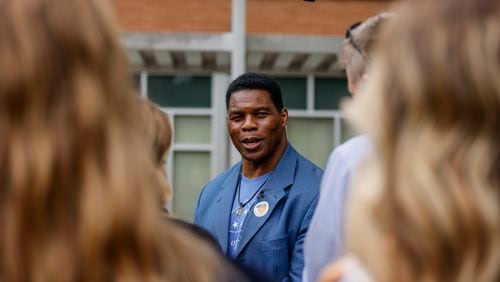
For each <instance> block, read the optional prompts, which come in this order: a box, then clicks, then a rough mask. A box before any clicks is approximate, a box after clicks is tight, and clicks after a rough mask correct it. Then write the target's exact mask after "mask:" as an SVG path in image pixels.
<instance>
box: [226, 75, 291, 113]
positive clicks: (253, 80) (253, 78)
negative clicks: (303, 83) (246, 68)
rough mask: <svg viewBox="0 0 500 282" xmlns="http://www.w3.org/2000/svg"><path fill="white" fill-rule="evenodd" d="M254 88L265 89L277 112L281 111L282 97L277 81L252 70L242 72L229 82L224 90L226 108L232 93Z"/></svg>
mask: <svg viewBox="0 0 500 282" xmlns="http://www.w3.org/2000/svg"><path fill="white" fill-rule="evenodd" d="M254 89H257V90H265V91H267V92H268V93H269V95H270V97H271V101H273V104H274V106H275V107H276V109H277V110H278V112H281V110H282V109H283V98H282V96H281V88H280V85H279V84H278V82H277V81H276V80H274V79H273V78H272V77H270V76H268V75H265V74H262V73H254V72H247V73H244V74H242V75H240V76H238V77H237V78H236V79H235V80H233V81H232V82H231V84H230V85H229V87H228V88H227V91H226V109H229V99H230V98H231V95H232V94H233V93H236V92H238V91H240V90H254Z"/></svg>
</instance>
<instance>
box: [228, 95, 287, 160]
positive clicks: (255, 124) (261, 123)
mask: <svg viewBox="0 0 500 282" xmlns="http://www.w3.org/2000/svg"><path fill="white" fill-rule="evenodd" d="M287 121H288V112H287V110H286V109H283V110H282V111H281V113H280V112H278V110H277V109H276V107H275V106H274V104H273V102H272V100H271V97H270V94H269V93H268V92H267V91H265V90H257V89H252V90H240V91H238V92H235V93H233V94H232V95H231V98H230V99H229V108H228V117H227V128H228V131H229V135H230V136H231V140H232V141H233V144H234V146H235V147H236V149H237V150H238V151H239V152H240V154H241V156H242V158H243V159H245V160H248V161H251V162H254V163H259V162H261V161H265V160H267V159H269V157H271V156H273V154H278V153H280V152H278V151H277V150H275V149H276V148H277V147H278V145H279V144H280V143H283V142H284V141H285V140H284V139H285V138H286V134H285V127H286V123H287Z"/></svg>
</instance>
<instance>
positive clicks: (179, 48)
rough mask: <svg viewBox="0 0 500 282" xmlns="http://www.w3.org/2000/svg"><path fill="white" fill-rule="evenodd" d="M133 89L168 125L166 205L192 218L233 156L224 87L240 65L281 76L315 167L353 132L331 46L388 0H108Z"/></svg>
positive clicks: (298, 140)
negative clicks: (169, 190)
mask: <svg viewBox="0 0 500 282" xmlns="http://www.w3.org/2000/svg"><path fill="white" fill-rule="evenodd" d="M113 4H114V8H115V12H116V15H117V17H118V22H119V24H120V28H121V30H122V32H123V34H122V42H123V44H124V45H125V47H126V49H127V54H128V57H129V59H130V62H131V64H132V66H133V70H134V81H135V84H136V86H137V89H138V92H139V93H140V95H143V96H144V97H147V98H148V99H151V100H152V101H154V102H155V103H157V104H159V105H160V106H161V107H162V109H163V110H164V111H166V112H168V114H169V116H170V118H171V121H172V123H173V127H174V131H175V132H174V143H173V148H172V150H171V152H170V154H169V157H168V166H167V168H166V169H167V170H168V174H169V176H170V180H171V181H172V184H173V187H174V198H173V202H172V203H171V207H170V208H171V209H172V210H173V212H174V213H175V214H177V215H178V216H180V217H183V218H185V219H188V220H190V219H191V218H192V214H193V209H194V205H195V203H196V200H197V196H198V193H199V191H200V189H201V188H202V187H203V185H204V184H205V183H207V182H208V181H209V180H210V179H211V178H213V177H215V176H216V175H217V174H219V173H220V172H222V171H223V170H225V169H226V168H228V167H229V166H230V165H231V164H233V163H234V162H236V161H237V160H239V154H238V153H237V152H236V151H235V150H234V148H233V146H232V144H231V143H230V141H229V137H228V135H227V133H226V123H225V118H226V108H225V90H226V88H227V86H228V85H229V83H230V81H231V79H232V78H235V77H236V76H238V75H240V74H241V73H243V72H246V71H255V72H264V73H267V74H270V75H272V76H273V77H274V78H276V79H277V80H278V82H279V83H280V85H281V86H282V90H283V96H284V97H283V98H284V103H285V106H286V107H287V108H288V109H289V114H290V121H289V125H288V128H287V133H288V137H289V139H290V141H291V143H292V144H293V146H294V147H295V148H296V149H298V150H299V151H300V152H301V153H302V154H304V155H305V156H307V157H308V158H309V159H311V160H312V161H313V162H315V163H316V164H317V165H319V166H320V167H323V168H324V167H325V165H326V161H327V158H328V155H329V153H330V152H331V150H332V149H333V148H334V147H335V146H337V145H339V144H340V143H342V141H344V140H345V139H347V138H348V137H349V136H350V133H349V130H348V128H347V126H345V121H344V120H343V118H342V115H341V112H340V111H339V105H340V101H341V100H342V99H343V98H347V97H349V94H348V91H347V83H346V79H345V73H344V71H343V70H342V68H341V67H340V66H339V63H338V61H337V55H338V52H339V50H340V46H341V43H342V41H343V39H344V33H345V30H346V27H348V26H350V25H351V24H352V23H354V22H357V21H360V20H363V19H365V18H368V17H370V16H372V15H374V14H376V13H379V12H381V11H384V10H387V9H388V8H389V6H390V4H391V2H390V1H347V0H330V1H327V0H318V1H317V2H306V1H301V0H247V1H245V0H210V1H207V0H186V1H173V0H141V1H137V0H114V1H113Z"/></svg>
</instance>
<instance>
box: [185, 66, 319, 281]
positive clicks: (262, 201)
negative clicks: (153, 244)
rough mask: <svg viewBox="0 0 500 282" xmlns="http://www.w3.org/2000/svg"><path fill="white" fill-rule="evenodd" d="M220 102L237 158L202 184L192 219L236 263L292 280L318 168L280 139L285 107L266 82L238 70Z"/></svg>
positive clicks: (297, 272) (298, 272)
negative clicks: (223, 107) (238, 154)
mask: <svg viewBox="0 0 500 282" xmlns="http://www.w3.org/2000/svg"><path fill="white" fill-rule="evenodd" d="M226 106H227V110H228V115H227V126H228V131H229V135H230V136H231V140H232V141H233V144H234V145H235V147H236V149H237V150H238V151H239V152H240V154H241V157H242V161H241V162H239V163H237V164H236V165H234V166H233V167H232V168H230V169H228V170H227V171H225V172H223V173H222V174H221V175H219V176H218V177H216V178H215V179H214V180H212V181H211V182H210V183H208V184H207V185H206V186H205V187H204V188H203V190H202V192H201V194H200V197H199V200H198V205H197V207H196V212H195V218H194V221H195V224H198V225H200V226H202V227H204V228H206V229H207V230H208V231H209V232H211V233H212V234H213V235H214V236H215V237H216V239H217V241H218V242H219V244H220V246H221V248H222V249H223V250H224V252H225V253H226V254H227V255H228V256H230V257H232V258H233V259H234V260H236V261H237V262H238V263H240V264H242V265H244V266H247V267H249V268H251V269H254V270H256V271H259V272H264V273H268V274H271V275H273V276H274V277H276V278H277V279H278V280H279V281H300V280H301V277H302V269H303V266H304V258H303V251H302V249H303V243H304V238H305V235H306V232H307V229H308V226H309V222H310V220H311V217H312V214H313V212H314V209H315V206H316V202H317V199H318V192H319V185H320V181H321V177H322V174H323V172H322V171H321V169H320V168H318V167H317V166H315V165H314V164H313V163H311V162H310V161H309V160H307V159H305V158H304V157H302V156H301V155H300V154H299V153H297V151H295V149H294V148H293V147H292V146H291V145H290V144H288V141H287V137H286V124H287V122H288V111H287V109H286V108H284V107H283V101H282V96H281V89H280V87H279V85H278V84H277V83H276V81H275V80H274V79H272V78H270V77H269V76H266V75H263V74H256V73H247V74H243V75H241V76H240V77H238V78H237V79H235V80H234V81H233V82H232V83H231V85H230V86H229V88H228V90H227V92H226Z"/></svg>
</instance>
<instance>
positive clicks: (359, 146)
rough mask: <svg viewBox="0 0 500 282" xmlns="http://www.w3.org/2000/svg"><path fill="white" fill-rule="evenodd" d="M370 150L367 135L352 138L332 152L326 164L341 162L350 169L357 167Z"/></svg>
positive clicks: (370, 146)
mask: <svg viewBox="0 0 500 282" xmlns="http://www.w3.org/2000/svg"><path fill="white" fill-rule="evenodd" d="M371 149H372V142H371V140H370V138H369V137H368V136H367V135H359V136H356V137H353V138H351V139H349V140H347V141H346V142H344V143H342V144H341V145H339V146H338V147H337V148H335V149H334V150H333V152H332V153H331V154H330V157H329V159H328V163H329V164H330V163H333V162H342V163H343V164H344V165H346V166H348V167H351V166H355V165H357V163H359V161H360V160H362V159H363V158H365V157H366V155H368V153H369V152H370V151H371Z"/></svg>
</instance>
